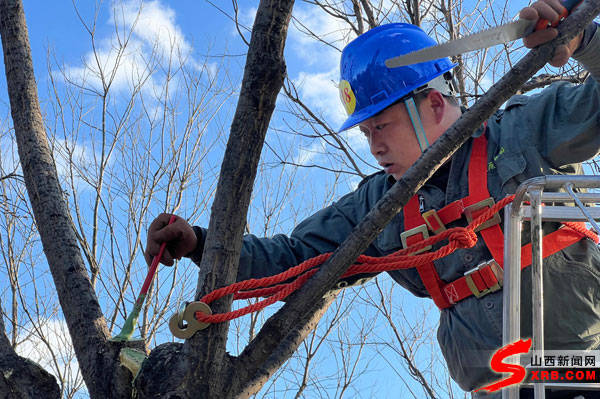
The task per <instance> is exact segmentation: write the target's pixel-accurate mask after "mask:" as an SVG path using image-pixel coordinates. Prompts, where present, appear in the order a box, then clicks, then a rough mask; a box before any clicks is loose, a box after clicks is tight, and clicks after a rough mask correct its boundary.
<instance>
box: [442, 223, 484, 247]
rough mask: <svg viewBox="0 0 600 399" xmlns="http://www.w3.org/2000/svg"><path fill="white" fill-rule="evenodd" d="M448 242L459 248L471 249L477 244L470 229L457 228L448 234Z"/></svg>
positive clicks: (474, 235)
mask: <svg viewBox="0 0 600 399" xmlns="http://www.w3.org/2000/svg"><path fill="white" fill-rule="evenodd" d="M448 241H450V242H452V241H454V242H455V243H456V245H458V247H459V248H473V247H474V246H475V244H477V234H475V232H474V231H473V230H471V229H466V228H464V227H458V228H457V229H456V231H453V232H452V234H450V236H449V237H448Z"/></svg>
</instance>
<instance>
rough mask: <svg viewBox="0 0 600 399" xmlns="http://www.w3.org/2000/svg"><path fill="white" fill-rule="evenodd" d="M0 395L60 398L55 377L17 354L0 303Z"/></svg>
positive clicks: (21, 398) (24, 398)
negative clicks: (9, 338)
mask: <svg viewBox="0 0 600 399" xmlns="http://www.w3.org/2000/svg"><path fill="white" fill-rule="evenodd" d="M0 397H1V398H5V399H34V398H48V399H54V398H56V399H58V398H60V389H59V388H58V384H57V383H56V379H55V378H54V376H52V375H51V374H50V373H48V372H47V371H46V370H44V369H43V368H42V367H41V366H40V365H39V364H36V363H34V362H32V361H30V360H28V359H25V358H24V357H21V356H19V355H17V354H16V353H15V351H14V349H13V347H12V346H11V344H10V341H9V340H8V337H7V336H6V333H5V330H4V317H3V316H2V304H0Z"/></svg>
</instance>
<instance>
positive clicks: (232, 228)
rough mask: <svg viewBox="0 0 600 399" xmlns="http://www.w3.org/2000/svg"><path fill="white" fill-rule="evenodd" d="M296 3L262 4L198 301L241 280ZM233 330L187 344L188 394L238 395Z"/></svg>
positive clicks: (275, 0) (214, 331) (272, 0)
mask: <svg viewBox="0 0 600 399" xmlns="http://www.w3.org/2000/svg"><path fill="white" fill-rule="evenodd" d="M293 4H294V1H293V0H261V2H260V4H259V6H258V10H257V13H256V18H255V21H254V26H253V29H252V36H251V39H250V46H249V48H248V55H247V59H246V66H245V69H244V77H243V80H242V87H241V91H240V97H239V100H238V104H237V108H236V113H235V116H234V119H233V122H232V125H231V133H230V136H229V141H228V143H227V149H226V152H225V157H224V160H223V164H222V165H221V173H220V176H219V183H218V185H217V190H216V193H215V199H214V202H213V205H212V209H211V218H210V223H209V227H208V233H207V237H206V242H205V244H204V253H203V256H202V263H201V265H200V269H201V270H209V272H208V273H206V274H205V276H204V278H203V279H200V280H199V282H198V295H201V294H202V293H206V292H209V291H212V290H213V289H215V288H217V287H221V286H224V285H228V284H231V283H233V282H235V280H236V277H237V270H238V262H239V258H240V253H241V245H242V236H243V233H244V226H245V224H246V216H247V211H248V205H249V203H250V197H251V193H252V188H253V185H254V179H255V176H256V170H257V167H258V161H259V159H260V154H261V151H262V147H263V143H264V139H265V135H266V132H267V128H268V126H269V122H270V119H271V115H272V113H273V110H274V109H275V102H276V99H277V95H278V93H279V91H280V90H281V87H282V85H283V79H284V77H285V73H286V72H285V61H284V58H283V50H284V45H285V39H286V36H287V30H288V25H289V21H290V18H291V14H292V7H293ZM211 307H212V308H213V311H214V312H218V313H221V312H226V311H229V310H230V309H231V298H228V299H227V300H221V301H218V302H216V303H213V304H212V305H211ZM228 327H229V326H228V323H221V324H217V325H213V326H211V327H210V328H208V329H206V330H204V331H201V332H200V333H197V334H195V336H194V337H193V338H191V339H190V340H188V341H186V343H185V344H184V347H183V352H184V354H185V362H186V369H187V370H189V371H188V373H187V375H186V376H185V378H184V382H183V384H182V386H181V391H182V392H181V393H182V395H183V396H187V397H198V396H202V397H211V398H212V397H221V398H225V397H230V396H229V395H230V394H228V393H227V392H228V391H229V390H230V389H231V388H232V384H231V382H230V381H228V378H233V379H235V378H236V376H235V370H233V369H232V367H231V358H230V357H229V356H228V355H227V354H226V352H225V347H226V342H227V331H228Z"/></svg>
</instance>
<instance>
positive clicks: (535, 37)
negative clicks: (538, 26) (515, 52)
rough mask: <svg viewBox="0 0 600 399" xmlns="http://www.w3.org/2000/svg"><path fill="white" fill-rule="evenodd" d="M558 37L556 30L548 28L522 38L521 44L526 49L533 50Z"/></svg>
mask: <svg viewBox="0 0 600 399" xmlns="http://www.w3.org/2000/svg"><path fill="white" fill-rule="evenodd" d="M556 36H558V30H556V29H554V28H548V29H544V30H539V31H537V32H533V33H532V34H530V35H528V36H527V37H524V38H523V44H524V45H525V47H527V48H534V47H537V46H539V45H540V44H544V43H547V42H549V41H550V40H552V39H554V38H555V37H556Z"/></svg>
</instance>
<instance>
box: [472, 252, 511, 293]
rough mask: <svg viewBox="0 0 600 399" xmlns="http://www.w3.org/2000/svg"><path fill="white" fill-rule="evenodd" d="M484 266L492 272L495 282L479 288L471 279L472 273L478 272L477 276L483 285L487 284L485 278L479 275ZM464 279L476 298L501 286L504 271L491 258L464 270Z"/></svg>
mask: <svg viewBox="0 0 600 399" xmlns="http://www.w3.org/2000/svg"><path fill="white" fill-rule="evenodd" d="M486 267H489V270H490V271H491V272H492V274H493V275H494V277H495V278H496V283H495V284H493V285H492V286H491V287H488V288H485V289H483V290H479V288H477V285H476V284H475V281H473V275H474V274H475V273H480V276H479V277H480V279H481V280H482V281H483V282H484V283H485V285H488V284H487V283H486V280H485V278H483V277H482V276H481V272H482V270H483V269H485V268H486ZM465 281H466V282H467V286H469V289H470V290H471V292H472V293H473V295H475V297H476V298H481V297H482V296H485V295H487V294H489V293H490V292H496V291H498V290H499V289H500V288H502V284H503V282H504V271H503V270H502V268H501V267H500V265H499V264H498V262H496V261H495V260H494V259H492V260H489V261H487V262H482V263H480V264H478V265H477V266H475V267H474V268H473V269H471V270H468V271H466V272H465Z"/></svg>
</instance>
